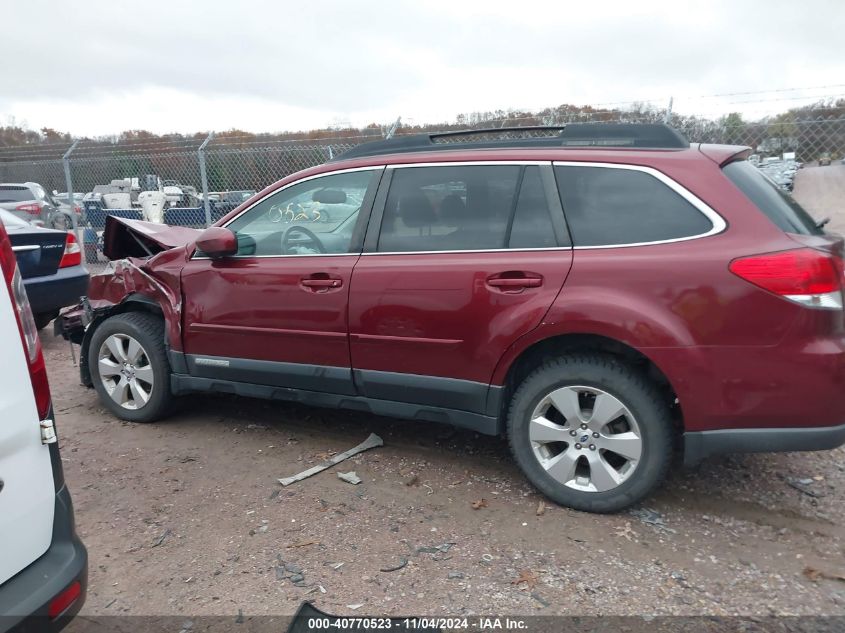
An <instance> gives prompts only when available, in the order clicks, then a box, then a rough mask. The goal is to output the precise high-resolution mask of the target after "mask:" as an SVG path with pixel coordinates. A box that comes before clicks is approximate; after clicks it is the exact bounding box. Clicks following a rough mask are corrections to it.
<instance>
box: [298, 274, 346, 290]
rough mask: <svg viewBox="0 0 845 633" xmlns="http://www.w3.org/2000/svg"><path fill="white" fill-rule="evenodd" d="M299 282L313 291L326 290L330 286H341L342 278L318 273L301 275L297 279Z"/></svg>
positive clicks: (330, 287) (329, 288)
mask: <svg viewBox="0 0 845 633" xmlns="http://www.w3.org/2000/svg"><path fill="white" fill-rule="evenodd" d="M299 283H300V284H301V285H302V286H304V287H305V288H307V289H309V290H311V291H313V292H326V291H328V290H331V289H332V288H340V287H341V286H343V280H342V279H339V278H337V277H329V276H328V275H325V274H320V273H318V274H317V275H313V276H311V277H303V278H302V279H300V280H299Z"/></svg>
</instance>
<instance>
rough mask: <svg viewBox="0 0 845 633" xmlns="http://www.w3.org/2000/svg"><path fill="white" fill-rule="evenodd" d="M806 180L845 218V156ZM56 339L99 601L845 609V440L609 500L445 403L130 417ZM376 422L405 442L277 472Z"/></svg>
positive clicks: (57, 394) (181, 609)
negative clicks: (580, 491)
mask: <svg viewBox="0 0 845 633" xmlns="http://www.w3.org/2000/svg"><path fill="white" fill-rule="evenodd" d="M795 192H796V195H797V196H798V197H799V198H800V199H802V201H803V202H804V203H805V204H806V205H807V207H808V208H809V209H810V210H811V211H812V212H813V213H814V214H816V215H831V216H833V215H836V219H835V220H834V222H833V223H832V224H831V226H832V228H834V229H839V230H845V213H843V211H845V208H843V204H842V202H843V200H845V167H842V166H832V167H824V168H805V169H804V170H802V171H801V172H799V174H798V178H797V182H796V188H795ZM42 342H43V343H44V346H45V354H46V357H47V366H48V370H49V373H50V383H51V387H52V392H53V398H54V404H55V407H56V412H57V418H58V424H59V430H60V435H61V444H62V456H63V461H64V465H65V472H66V477H67V480H68V483H69V485H70V487H71V491H72V493H73V496H74V501H75V505H76V518H77V523H78V527H79V532H80V534H81V535H82V537H83V539H84V541H85V543H86V544H87V546H88V549H89V553H90V577H89V578H90V590H89V594H88V601H87V603H86V605H85V607H84V609H83V614H86V615H88V616H95V615H96V616H105V615H112V614H113V615H121V614H132V615H141V614H144V615H184V616H196V615H233V614H237V613H238V610H242V611H243V612H244V613H248V614H255V615H261V614H292V613H293V612H294V611H295V610H296V608H297V607H298V605H299V604H300V603H301V602H302V601H303V600H312V601H313V602H314V603H315V604H316V606H318V607H319V608H321V609H323V610H325V611H328V612H330V613H334V614H349V615H381V614H389V615H404V614H409V613H411V614H419V615H422V614H426V615H446V616H457V615H473V614H490V613H497V614H522V615H527V614H549V615H551V614H570V615H571V614H583V615H586V614H602V615H611V614H620V615H627V614H637V615H640V614H655V615H657V614H685V615H695V614H709V615H722V614H741V615H760V616H764V615H773V614H776V615H787V614H789V615H809V614H837V615H841V614H845V582H842V581H841V580H839V579H838V577H839V576H840V575H843V574H845V561H844V560H843V542H845V541H843V539H845V527H843V517H845V503H843V501H845V487H843V485H842V484H843V479H845V461H843V458H845V450H843V449H839V450H835V451H830V452H823V453H810V454H798V453H794V454H779V455H747V456H736V457H726V458H719V459H712V460H710V461H708V462H706V463H704V464H703V465H701V466H700V467H699V468H697V469H695V470H691V471H682V470H680V469H679V468H678V469H676V470H675V471H674V474H673V475H672V476H671V477H670V479H669V480H668V481H667V482H666V484H665V485H664V486H663V488H662V489H661V491H660V492H658V493H657V494H656V495H655V496H654V497H653V498H651V499H649V500H648V502H647V503H646V504H644V505H643V506H640V507H638V508H635V509H634V510H633V511H631V512H630V513H623V514H618V515H610V516H596V515H589V514H584V513H580V512H574V511H570V510H567V509H564V508H560V507H556V506H550V505H548V504H545V503H544V501H543V499H542V497H541V496H539V495H538V494H537V493H536V492H535V491H534V490H533V489H532V488H531V486H530V485H529V484H528V483H527V482H526V481H525V479H524V478H523V477H522V475H521V474H520V473H519V471H518V470H517V469H516V467H515V466H514V465H513V464H512V463H511V460H510V459H509V455H508V451H507V447H506V445H505V443H504V442H503V441H501V440H499V439H495V438H488V437H482V436H478V435H475V434H473V433H469V432H463V431H460V432H453V431H451V430H450V429H449V428H448V427H441V426H438V425H434V424H431V425H428V424H426V425H420V424H414V423H409V422H399V421H394V420H389V419H384V418H374V417H372V416H365V415H361V414H358V413H350V412H342V411H330V410H321V409H309V408H305V407H300V406H298V405H288V404H280V403H268V402H261V401H250V400H246V399H239V398H235V397H224V396H220V397H213V396H205V397H193V398H187V399H185V400H184V401H183V402H182V404H181V407H180V410H179V411H178V412H176V413H175V414H174V415H173V416H172V417H171V418H170V419H168V420H167V421H164V422H160V423H158V424H154V425H141V424H128V423H124V422H121V421H119V420H117V419H115V418H114V417H113V416H112V415H110V414H109V413H108V412H106V410H105V409H103V408H102V407H101V406H100V405H99V403H98V401H97V398H96V396H95V394H94V392H93V391H92V390H88V389H86V388H84V387H82V386H80V385H79V381H78V376H77V372H76V369H75V368H74V367H72V364H71V356H70V349H69V347H68V344H67V343H65V342H64V341H62V340H60V339H55V338H53V337H52V336H50V335H48V334H42ZM370 432H375V433H378V434H379V435H380V436H381V437H382V438H383V439H384V442H385V446H384V447H382V448H377V449H374V450H371V451H368V452H366V453H363V454H361V455H359V456H357V457H355V458H353V459H351V460H349V461H347V462H345V463H344V464H343V465H341V466H339V467H335V468H334V469H331V470H329V471H326V472H323V473H321V474H319V475H316V476H314V477H312V478H310V479H307V480H305V481H302V482H299V483H297V484H294V485H291V486H289V487H287V488H282V487H281V486H280V485H279V484H278V483H277V482H276V479H277V478H279V477H284V476H288V475H293V474H295V473H297V472H299V471H301V470H304V469H305V468H308V467H310V466H312V465H314V464H316V463H319V462H320V461H321V460H323V459H325V458H326V457H327V456H328V455H330V454H332V453H335V452H342V451H344V450H346V449H348V448H351V447H352V446H355V445H357V444H358V443H359V442H361V441H362V440H363V439H364V438H365V437H366V436H367V435H368V434H369V433H370ZM348 470H355V471H356V472H357V474H358V475H359V476H360V477H361V478H362V479H363V483H361V484H360V485H357V486H356V485H351V484H349V483H346V482H344V481H341V480H339V479H338V478H337V476H336V472H337V471H348ZM482 500H484V501H482ZM476 506H477V509H476ZM397 567H401V568H400V569H395V568H397ZM391 569H395V570H394V571H389V570H391ZM355 605H362V606H360V607H358V608H357V609H356V608H354V607H355Z"/></svg>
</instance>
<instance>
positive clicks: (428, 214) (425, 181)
mask: <svg viewBox="0 0 845 633" xmlns="http://www.w3.org/2000/svg"><path fill="white" fill-rule="evenodd" d="M555 246H557V243H556V239H555V233H554V230H553V226H552V222H551V217H550V214H549V206H548V203H547V201H546V197H545V192H544V190H543V186H542V180H541V178H540V171H539V168H538V167H536V166H528V167H522V166H519V165H455V166H443V167H408V168H402V169H396V170H395V172H394V173H393V178H392V180H391V183H390V190H389V192H388V195H387V201H386V202H385V207H384V218H383V220H382V225H381V232H380V234H379V241H378V250H379V251H380V252H401V253H404V252H421V251H473V250H498V249H504V248H514V249H520V248H547V247H555Z"/></svg>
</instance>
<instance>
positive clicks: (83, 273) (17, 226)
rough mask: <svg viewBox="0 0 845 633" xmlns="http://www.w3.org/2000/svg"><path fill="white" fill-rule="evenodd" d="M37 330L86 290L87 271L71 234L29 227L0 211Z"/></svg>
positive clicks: (74, 301)
mask: <svg viewBox="0 0 845 633" xmlns="http://www.w3.org/2000/svg"><path fill="white" fill-rule="evenodd" d="M0 224H2V225H4V226H5V227H6V232H7V233H8V234H9V240H10V241H11V243H12V251H13V252H14V253H15V257H16V258H17V260H18V267H19V269H20V274H21V276H22V277H23V280H24V281H23V283H24V286H25V287H26V293H27V296H28V297H29V303H30V305H31V307H32V312H33V315H34V317H35V324H36V326H37V327H38V329H39V330H40V329H41V328H43V327H45V326H46V325H47V324H48V323H49V322H50V321H52V320H53V319H55V318H56V316H57V315H58V314H59V309H60V308H63V307H65V306H68V305H72V304H74V303H76V302H77V301H78V300H79V297H81V296H82V295H84V294H85V293H86V292H87V291H88V271H87V270H86V269H85V268H84V267H83V266H82V250H81V249H80V247H79V244H78V242H77V241H76V237H75V236H74V235H73V233H69V232H67V231H57V230H54V229H45V228H41V227H37V226H32V225H31V224H28V223H27V222H24V221H23V220H21V219H20V218H17V217H15V216H14V215H12V214H11V213H9V212H8V211H3V210H0Z"/></svg>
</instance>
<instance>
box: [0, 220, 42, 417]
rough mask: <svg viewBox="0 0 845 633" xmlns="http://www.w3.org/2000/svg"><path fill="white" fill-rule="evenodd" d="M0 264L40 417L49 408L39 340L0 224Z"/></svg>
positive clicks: (8, 244)
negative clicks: (13, 309)
mask: <svg viewBox="0 0 845 633" xmlns="http://www.w3.org/2000/svg"><path fill="white" fill-rule="evenodd" d="M0 268H2V269H3V279H4V281H5V282H6V287H7V288H8V290H9V296H10V297H11V298H12V304H13V305H14V307H15V312H16V314H15V316H16V317H17V322H18V330H19V332H20V335H21V341H22V342H23V346H24V349H25V350H26V360H27V364H28V365H29V378H30V380H31V381H32V391H33V393H34V394H35V406H36V407H37V409H38V418H39V419H40V420H44V419H46V418H47V414H48V413H49V411H50V385H49V384H48V382H47V368H46V367H45V366H44V356H43V354H42V353H41V342H40V341H39V340H38V328H37V327H35V319H33V318H32V310H31V309H30V307H29V298H28V297H27V296H26V288H25V287H24V285H23V279H22V278H21V273H20V270H18V263H17V261H16V260H15V254H14V253H13V252H12V245H11V244H10V243H9V237H8V236H7V235H6V231H4V230H2V225H0Z"/></svg>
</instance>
